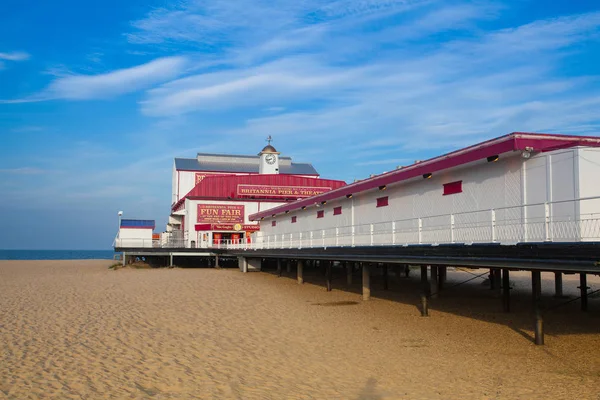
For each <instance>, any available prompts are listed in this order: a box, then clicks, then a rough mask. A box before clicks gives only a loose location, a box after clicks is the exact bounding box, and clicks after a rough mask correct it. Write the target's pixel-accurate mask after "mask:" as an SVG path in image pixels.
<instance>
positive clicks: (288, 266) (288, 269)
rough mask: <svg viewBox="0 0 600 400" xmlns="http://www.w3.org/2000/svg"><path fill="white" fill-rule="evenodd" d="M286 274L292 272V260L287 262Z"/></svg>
mask: <svg viewBox="0 0 600 400" xmlns="http://www.w3.org/2000/svg"><path fill="white" fill-rule="evenodd" d="M285 272H287V273H288V274H290V273H291V272H292V260H287V263H286V267H285Z"/></svg>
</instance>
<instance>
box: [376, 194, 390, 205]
mask: <svg viewBox="0 0 600 400" xmlns="http://www.w3.org/2000/svg"><path fill="white" fill-rule="evenodd" d="M387 205H388V198H387V196H385V197H380V198H378V199H377V207H387Z"/></svg>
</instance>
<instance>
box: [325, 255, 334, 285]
mask: <svg viewBox="0 0 600 400" xmlns="http://www.w3.org/2000/svg"><path fill="white" fill-rule="evenodd" d="M331 264H333V261H325V276H326V279H327V291H328V292H331Z"/></svg>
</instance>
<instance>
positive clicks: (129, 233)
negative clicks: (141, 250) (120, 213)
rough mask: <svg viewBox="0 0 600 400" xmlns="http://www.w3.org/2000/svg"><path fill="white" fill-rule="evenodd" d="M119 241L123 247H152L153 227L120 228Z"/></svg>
mask: <svg viewBox="0 0 600 400" xmlns="http://www.w3.org/2000/svg"><path fill="white" fill-rule="evenodd" d="M119 242H120V245H121V246H123V247H152V229H150V228H148V229H145V228H120V229H119Z"/></svg>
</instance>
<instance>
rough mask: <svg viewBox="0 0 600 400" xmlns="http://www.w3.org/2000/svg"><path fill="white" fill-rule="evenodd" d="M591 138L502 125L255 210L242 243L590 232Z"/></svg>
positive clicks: (594, 152) (595, 154) (420, 240)
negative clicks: (443, 149) (256, 226)
mask: <svg viewBox="0 0 600 400" xmlns="http://www.w3.org/2000/svg"><path fill="white" fill-rule="evenodd" d="M598 147H600V138H598V137H581V136H565V135H549V134H530V133H512V134H509V135H506V136H502V137H499V138H496V139H493V140H489V141H486V142H483V143H480V144H476V145H473V146H470V147H467V148H464V149H461V150H458V151H454V152H452V153H448V154H444V155H441V156H439V157H435V158H432V159H430V160H426V161H421V162H415V163H414V164H412V165H409V166H404V167H399V168H398V169H396V170H394V171H391V172H388V173H384V174H381V175H377V176H374V177H372V178H369V179H365V180H362V181H358V182H355V183H353V184H350V185H346V186H343V187H340V188H338V189H335V190H331V191H328V192H326V193H323V194H319V195H317V196H313V197H310V198H307V199H302V200H298V201H295V202H292V203H287V204H283V205H279V206H277V207H275V208H272V209H269V210H268V211H259V212H257V213H255V214H253V215H251V216H250V221H260V223H261V228H260V232H259V233H258V234H257V238H256V239H257V240H256V241H255V242H254V243H252V245H251V246H249V247H254V248H283V247H285V248H289V247H290V246H293V247H294V248H302V247H329V246H370V245H399V246H400V245H403V246H410V245H440V244H467V245H468V244H472V243H496V244H507V245H508V244H516V243H524V242H528V243H531V242H563V243H564V242H581V241H599V240H600V185H599V184H598V182H599V179H600V178H599V177H600V149H599V148H598Z"/></svg>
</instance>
